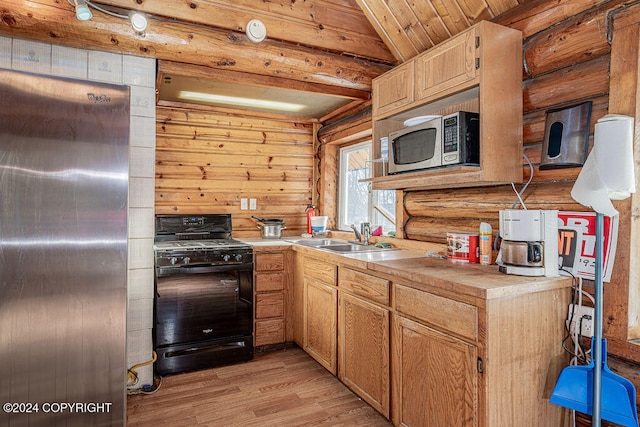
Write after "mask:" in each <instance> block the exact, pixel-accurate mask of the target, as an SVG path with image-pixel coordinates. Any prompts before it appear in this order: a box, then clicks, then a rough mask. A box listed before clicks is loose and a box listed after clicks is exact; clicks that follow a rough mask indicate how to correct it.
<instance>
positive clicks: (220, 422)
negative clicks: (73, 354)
mask: <svg viewBox="0 0 640 427" xmlns="http://www.w3.org/2000/svg"><path fill="white" fill-rule="evenodd" d="M157 425H162V426H180V427H182V426H215V427H219V426H261V427H265V426H279V427H289V426H367V427H369V426H385V427H387V426H390V425H391V423H390V422H389V421H388V420H386V419H385V418H384V417H382V416H381V415H380V414H379V413H377V412H376V411H375V410H374V409H373V408H371V407H370V406H369V405H367V404H366V403H365V402H364V401H362V400H361V399H360V398H358V396H356V395H355V394H353V393H352V392H351V391H350V390H349V389H348V388H347V387H346V386H345V385H344V384H342V383H341V382H340V381H338V380H337V379H336V378H335V377H333V376H332V375H331V374H330V373H329V372H327V371H326V370H325V369H324V368H323V367H321V366H320V365H319V364H318V363H316V362H315V361H314V360H313V359H312V358H311V357H309V356H308V355H307V354H306V353H305V352H304V351H302V350H301V349H300V348H299V347H293V348H287V349H283V350H276V351H273V352H268V353H258V354H256V356H255V358H254V360H252V361H250V362H247V363H241V364H237V365H232V366H224V367H220V368H214V369H209V370H204V371H197V372H190V373H185V374H177V375H170V376H167V377H164V378H163V381H162V386H161V387H160V389H159V390H158V391H157V392H156V393H155V394H151V395H138V396H131V397H129V398H128V402H127V426H129V427H138V426H145V427H146V426H157Z"/></svg>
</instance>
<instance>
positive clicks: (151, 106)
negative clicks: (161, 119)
mask: <svg viewBox="0 0 640 427" xmlns="http://www.w3.org/2000/svg"><path fill="white" fill-rule="evenodd" d="M131 115H132V116H143V117H154V118H155V117H156V90H155V88H152V87H143V86H131Z"/></svg>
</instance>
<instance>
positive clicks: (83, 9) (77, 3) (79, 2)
mask: <svg viewBox="0 0 640 427" xmlns="http://www.w3.org/2000/svg"><path fill="white" fill-rule="evenodd" d="M69 3H71V4H72V5H73V7H75V8H76V18H78V21H88V20H89V19H91V18H93V14H92V13H91V10H90V9H89V6H88V5H87V3H86V2H85V1H84V0H69Z"/></svg>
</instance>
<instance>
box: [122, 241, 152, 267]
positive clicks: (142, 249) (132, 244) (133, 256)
mask: <svg viewBox="0 0 640 427" xmlns="http://www.w3.org/2000/svg"><path fill="white" fill-rule="evenodd" d="M128 255H129V270H132V269H136V268H153V239H129V254H128Z"/></svg>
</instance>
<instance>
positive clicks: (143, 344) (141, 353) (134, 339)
mask: <svg viewBox="0 0 640 427" xmlns="http://www.w3.org/2000/svg"><path fill="white" fill-rule="evenodd" d="M152 348H153V344H152V338H151V330H139V331H130V332H128V333H127V369H129V368H132V367H133V366H135V365H138V364H140V363H145V362H149V361H150V360H152V359H153V350H152ZM135 371H136V372H137V373H138V383H137V384H136V385H135V386H134V388H137V387H142V386H143V385H145V384H153V364H149V365H145V366H141V367H137V368H135Z"/></svg>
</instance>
